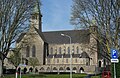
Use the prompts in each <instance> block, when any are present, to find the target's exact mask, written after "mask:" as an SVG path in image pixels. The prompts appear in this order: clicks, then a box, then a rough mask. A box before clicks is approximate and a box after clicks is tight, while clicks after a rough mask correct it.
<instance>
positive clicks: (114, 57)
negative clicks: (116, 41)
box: [111, 49, 119, 63]
mask: <svg viewBox="0 0 120 78" xmlns="http://www.w3.org/2000/svg"><path fill="white" fill-rule="evenodd" d="M111 62H112V63H118V62H119V60H118V50H116V49H111Z"/></svg>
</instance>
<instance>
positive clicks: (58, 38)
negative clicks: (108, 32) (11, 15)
mask: <svg viewBox="0 0 120 78" xmlns="http://www.w3.org/2000/svg"><path fill="white" fill-rule="evenodd" d="M41 23H42V15H41V13H40V12H39V11H38V10H35V11H34V12H33V13H32V14H31V18H30V29H29V31H28V32H26V33H22V34H21V35H20V37H19V38H18V40H17V43H16V46H20V45H21V46H22V49H21V54H22V57H23V58H25V60H24V63H25V64H26V65H27V66H26V67H27V69H28V70H29V68H30V67H32V66H30V65H29V58H37V60H38V65H36V68H37V69H38V72H58V73H61V72H70V64H71V67H72V72H74V73H96V72H98V71H99V70H97V69H98V68H101V67H103V66H104V59H103V57H102V56H101V54H100V49H99V48H100V47H99V43H98V42H97V41H96V39H95V38H96V37H97V26H95V25H93V26H90V27H89V28H88V29H81V30H63V31H48V32H43V31H42V24H41ZM106 64H107V63H106Z"/></svg>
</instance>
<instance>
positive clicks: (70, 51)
mask: <svg viewBox="0 0 120 78" xmlns="http://www.w3.org/2000/svg"><path fill="white" fill-rule="evenodd" d="M61 36H66V37H68V38H69V39H70V45H71V36H69V35H66V34H61ZM70 78H72V51H70Z"/></svg>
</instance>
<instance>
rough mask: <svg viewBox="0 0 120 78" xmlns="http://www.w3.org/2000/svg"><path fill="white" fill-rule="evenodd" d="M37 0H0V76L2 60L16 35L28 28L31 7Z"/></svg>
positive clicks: (14, 40)
mask: <svg viewBox="0 0 120 78" xmlns="http://www.w3.org/2000/svg"><path fill="white" fill-rule="evenodd" d="M36 2H38V1H37V0H0V63H2V64H0V76H1V74H2V65H3V61H4V59H5V58H6V56H7V54H8V52H9V50H10V49H11V48H12V47H13V44H14V43H15V42H16V40H17V38H18V36H19V35H20V34H21V33H23V32H24V31H26V30H27V29H28V28H29V25H28V22H29V21H28V19H29V18H30V15H31V12H32V10H33V7H34V6H35V4H36Z"/></svg>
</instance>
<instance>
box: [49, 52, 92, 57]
mask: <svg viewBox="0 0 120 78" xmlns="http://www.w3.org/2000/svg"><path fill="white" fill-rule="evenodd" d="M53 56H54V58H62V56H63V58H70V54H64V55H63V54H56V55H53V54H50V55H48V56H47V58H53ZM72 58H90V57H89V55H88V54H87V53H86V52H82V53H81V54H73V55H72Z"/></svg>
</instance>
